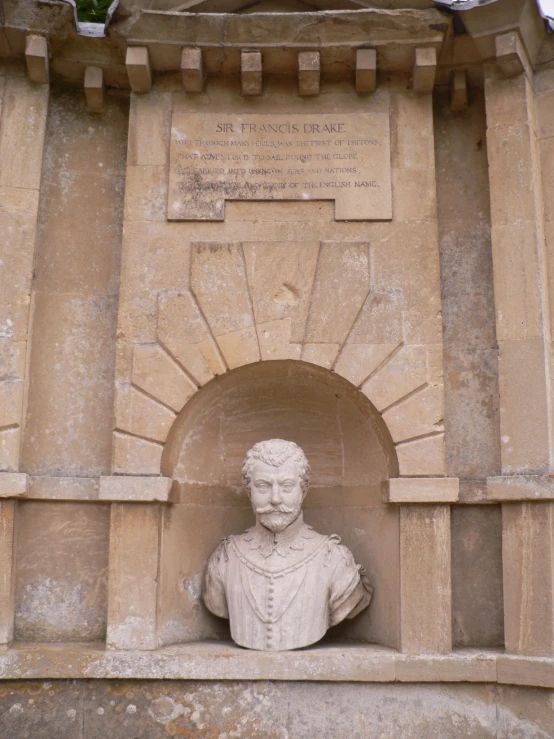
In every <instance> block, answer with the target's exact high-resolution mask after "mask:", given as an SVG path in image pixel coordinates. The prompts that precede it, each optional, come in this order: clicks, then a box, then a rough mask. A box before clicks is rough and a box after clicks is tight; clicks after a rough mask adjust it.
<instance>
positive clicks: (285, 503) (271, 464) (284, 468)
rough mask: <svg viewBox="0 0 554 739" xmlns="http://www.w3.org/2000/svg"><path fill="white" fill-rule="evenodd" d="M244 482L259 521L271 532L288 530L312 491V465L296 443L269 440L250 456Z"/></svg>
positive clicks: (248, 456) (246, 464)
mask: <svg viewBox="0 0 554 739" xmlns="http://www.w3.org/2000/svg"><path fill="white" fill-rule="evenodd" d="M242 479H243V482H244V485H245V487H246V489H247V490H248V492H249V495H250V500H251V502H252V508H253V509H254V513H255V514H256V518H257V519H258V521H259V522H260V523H261V524H262V526H265V527H266V528H267V529H269V530H270V531H273V532H275V533H277V532H279V531H284V530H285V529H286V528H287V526H290V524H291V523H292V522H293V521H294V520H295V519H296V518H297V517H298V514H299V513H300V509H301V507H302V501H303V500H304V497H305V496H306V493H307V492H308V481H309V479H310V463H309V462H308V460H307V458H306V455H305V454H304V452H303V451H302V449H301V448H300V447H299V446H298V444H295V443H294V442H293V441H285V440H284V439H268V440H267V441H260V442H258V443H257V444H254V446H253V447H252V449H250V451H249V452H248V453H247V455H246V458H245V460H244V465H243V468H242Z"/></svg>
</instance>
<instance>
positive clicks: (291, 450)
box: [242, 439, 311, 495]
mask: <svg viewBox="0 0 554 739" xmlns="http://www.w3.org/2000/svg"><path fill="white" fill-rule="evenodd" d="M289 459H292V460H293V461H294V462H296V464H297V465H298V475H299V477H300V487H301V489H302V494H303V495H306V493H307V492H308V483H309V480H310V471H311V470H310V463H309V462H308V459H307V457H306V455H305V454H304V452H303V451H302V449H301V448H300V447H299V446H298V444H295V443H294V441H285V439H267V440H266V441H259V442H258V443H257V444H254V446H253V447H252V449H250V450H249V451H248V452H247V453H246V457H245V458H244V464H243V466H242V481H243V483H244V486H245V488H246V489H247V490H248V491H249V490H250V482H251V475H252V467H253V466H254V462H256V461H260V462H263V463H264V464H269V465H271V466H272V467H280V466H281V465H282V464H284V463H285V462H287V461H288V460H289Z"/></svg>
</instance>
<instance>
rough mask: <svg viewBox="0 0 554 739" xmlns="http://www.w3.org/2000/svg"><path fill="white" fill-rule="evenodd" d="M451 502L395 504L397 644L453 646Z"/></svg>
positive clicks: (413, 648) (423, 648)
mask: <svg viewBox="0 0 554 739" xmlns="http://www.w3.org/2000/svg"><path fill="white" fill-rule="evenodd" d="M450 561H451V556H450V506H449V505H421V504H415V505H402V506H401V507H400V648H401V651H402V652H439V653H440V652H443V653H444V652H450V651H451V650H452V583H451V566H450Z"/></svg>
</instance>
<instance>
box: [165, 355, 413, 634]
mask: <svg viewBox="0 0 554 739" xmlns="http://www.w3.org/2000/svg"><path fill="white" fill-rule="evenodd" d="M268 438H284V439H289V440H292V441H295V442H296V443H298V444H299V445H300V446H301V447H302V448H303V449H304V451H305V452H306V455H307V456H308V459H309V460H310V464H311V467H312V475H311V480H310V490H309V492H308V495H307V497H306V499H305V501H304V515H305V519H306V522H307V523H309V524H310V525H312V526H313V527H314V528H316V529H317V530H318V531H320V532H322V533H329V534H331V533H334V534H338V535H339V536H341V537H342V539H343V541H344V543H345V544H346V545H347V546H348V547H349V548H350V549H351V550H352V552H353V554H354V556H355V558H356V560H357V561H358V562H359V563H360V564H362V565H363V566H364V567H365V568H366V570H367V572H368V575H369V578H370V580H371V581H372V582H373V584H374V586H375V595H374V599H373V602H372V604H371V606H370V609H369V611H367V612H364V613H362V614H360V615H359V616H358V617H357V618H356V619H353V620H352V621H347V622H345V623H343V624H340V625H339V626H337V627H335V628H334V629H331V630H330V632H329V633H328V636H327V637H326V638H327V639H329V640H331V641H345V640H349V641H358V642H359V641H363V642H374V643H378V644H382V645H384V646H390V647H395V648H397V647H398V642H399V530H398V529H399V523H398V510H397V508H396V507H395V506H390V505H388V504H386V503H385V502H384V500H383V483H384V482H385V480H387V479H388V478H390V477H396V476H397V475H398V462H397V458H396V452H395V448H394V443H393V441H392V438H391V436H390V433H389V431H388V429H387V427H386V424H385V422H384V421H383V419H382V417H381V415H380V414H379V412H378V411H377V410H376V408H375V407H374V406H373V405H372V403H371V402H370V401H369V400H368V398H367V397H366V396H365V395H363V394H362V393H361V392H360V391H359V390H358V389H357V388H355V387H354V386H353V385H352V384H351V383H349V382H348V381H347V380H345V379H344V378H342V377H340V375H337V374H336V373H334V372H332V371H330V370H327V369H325V368H322V367H319V366H316V365H312V364H308V363H307V362H301V361H298V360H273V361H265V362H263V363H262V362H260V363H256V364H250V365H246V366H243V367H240V368H237V369H235V370H232V371H229V372H227V373H226V374H225V375H221V376H219V377H217V378H215V379H213V380H212V381H210V382H209V383H207V384H206V385H205V386H204V387H203V388H201V389H200V390H199V391H198V392H197V393H196V394H195V395H194V396H193V397H192V398H191V400H190V401H189V402H188V403H187V404H186V405H185V407H184V408H183V409H182V410H181V412H180V413H179V415H178V416H177V419H176V420H175V422H174V424H173V426H172V428H171V431H170V433H169V435H168V438H167V441H166V444H165V447H164V452H163V456H162V474H163V475H165V476H166V477H172V478H173V479H174V481H175V483H174V501H175V503H174V505H173V506H170V507H169V508H168V509H167V511H166V512H165V518H164V535H163V547H162V570H161V580H160V605H161V611H160V615H161V621H160V641H161V643H163V644H168V643H174V642H178V641H195V640H199V639H206V638H211V639H213V638H229V632H228V628H227V623H226V622H224V621H222V620H221V619H217V618H216V617H214V616H211V614H209V613H208V612H207V611H206V609H205V608H204V607H203V605H202V602H201V595H200V586H201V577H202V568H203V565H204V563H205V561H206V559H207V557H208V556H209V554H210V553H211V551H213V549H214V548H215V546H216V545H217V544H218V542H219V541H220V539H222V538H223V537H225V536H227V535H229V534H234V533H240V532H242V531H244V530H245V529H246V528H247V527H248V526H251V525H252V523H253V522H254V517H253V514H252V511H251V508H250V503H249V500H248V497H247V495H246V493H245V491H244V490H243V489H242V480H241V468H242V461H243V459H244V455H245V453H246V451H247V450H248V449H249V448H250V447H251V446H252V445H253V444H254V443H255V442H257V441H261V440H262V439H268Z"/></svg>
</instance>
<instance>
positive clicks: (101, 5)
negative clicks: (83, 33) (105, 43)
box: [76, 0, 113, 23]
mask: <svg viewBox="0 0 554 739" xmlns="http://www.w3.org/2000/svg"><path fill="white" fill-rule="evenodd" d="M76 2H77V18H78V19H79V20H80V21H81V22H82V23H104V22H105V21H106V13H107V12H108V8H109V7H110V5H111V4H112V2H113V0H76Z"/></svg>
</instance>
